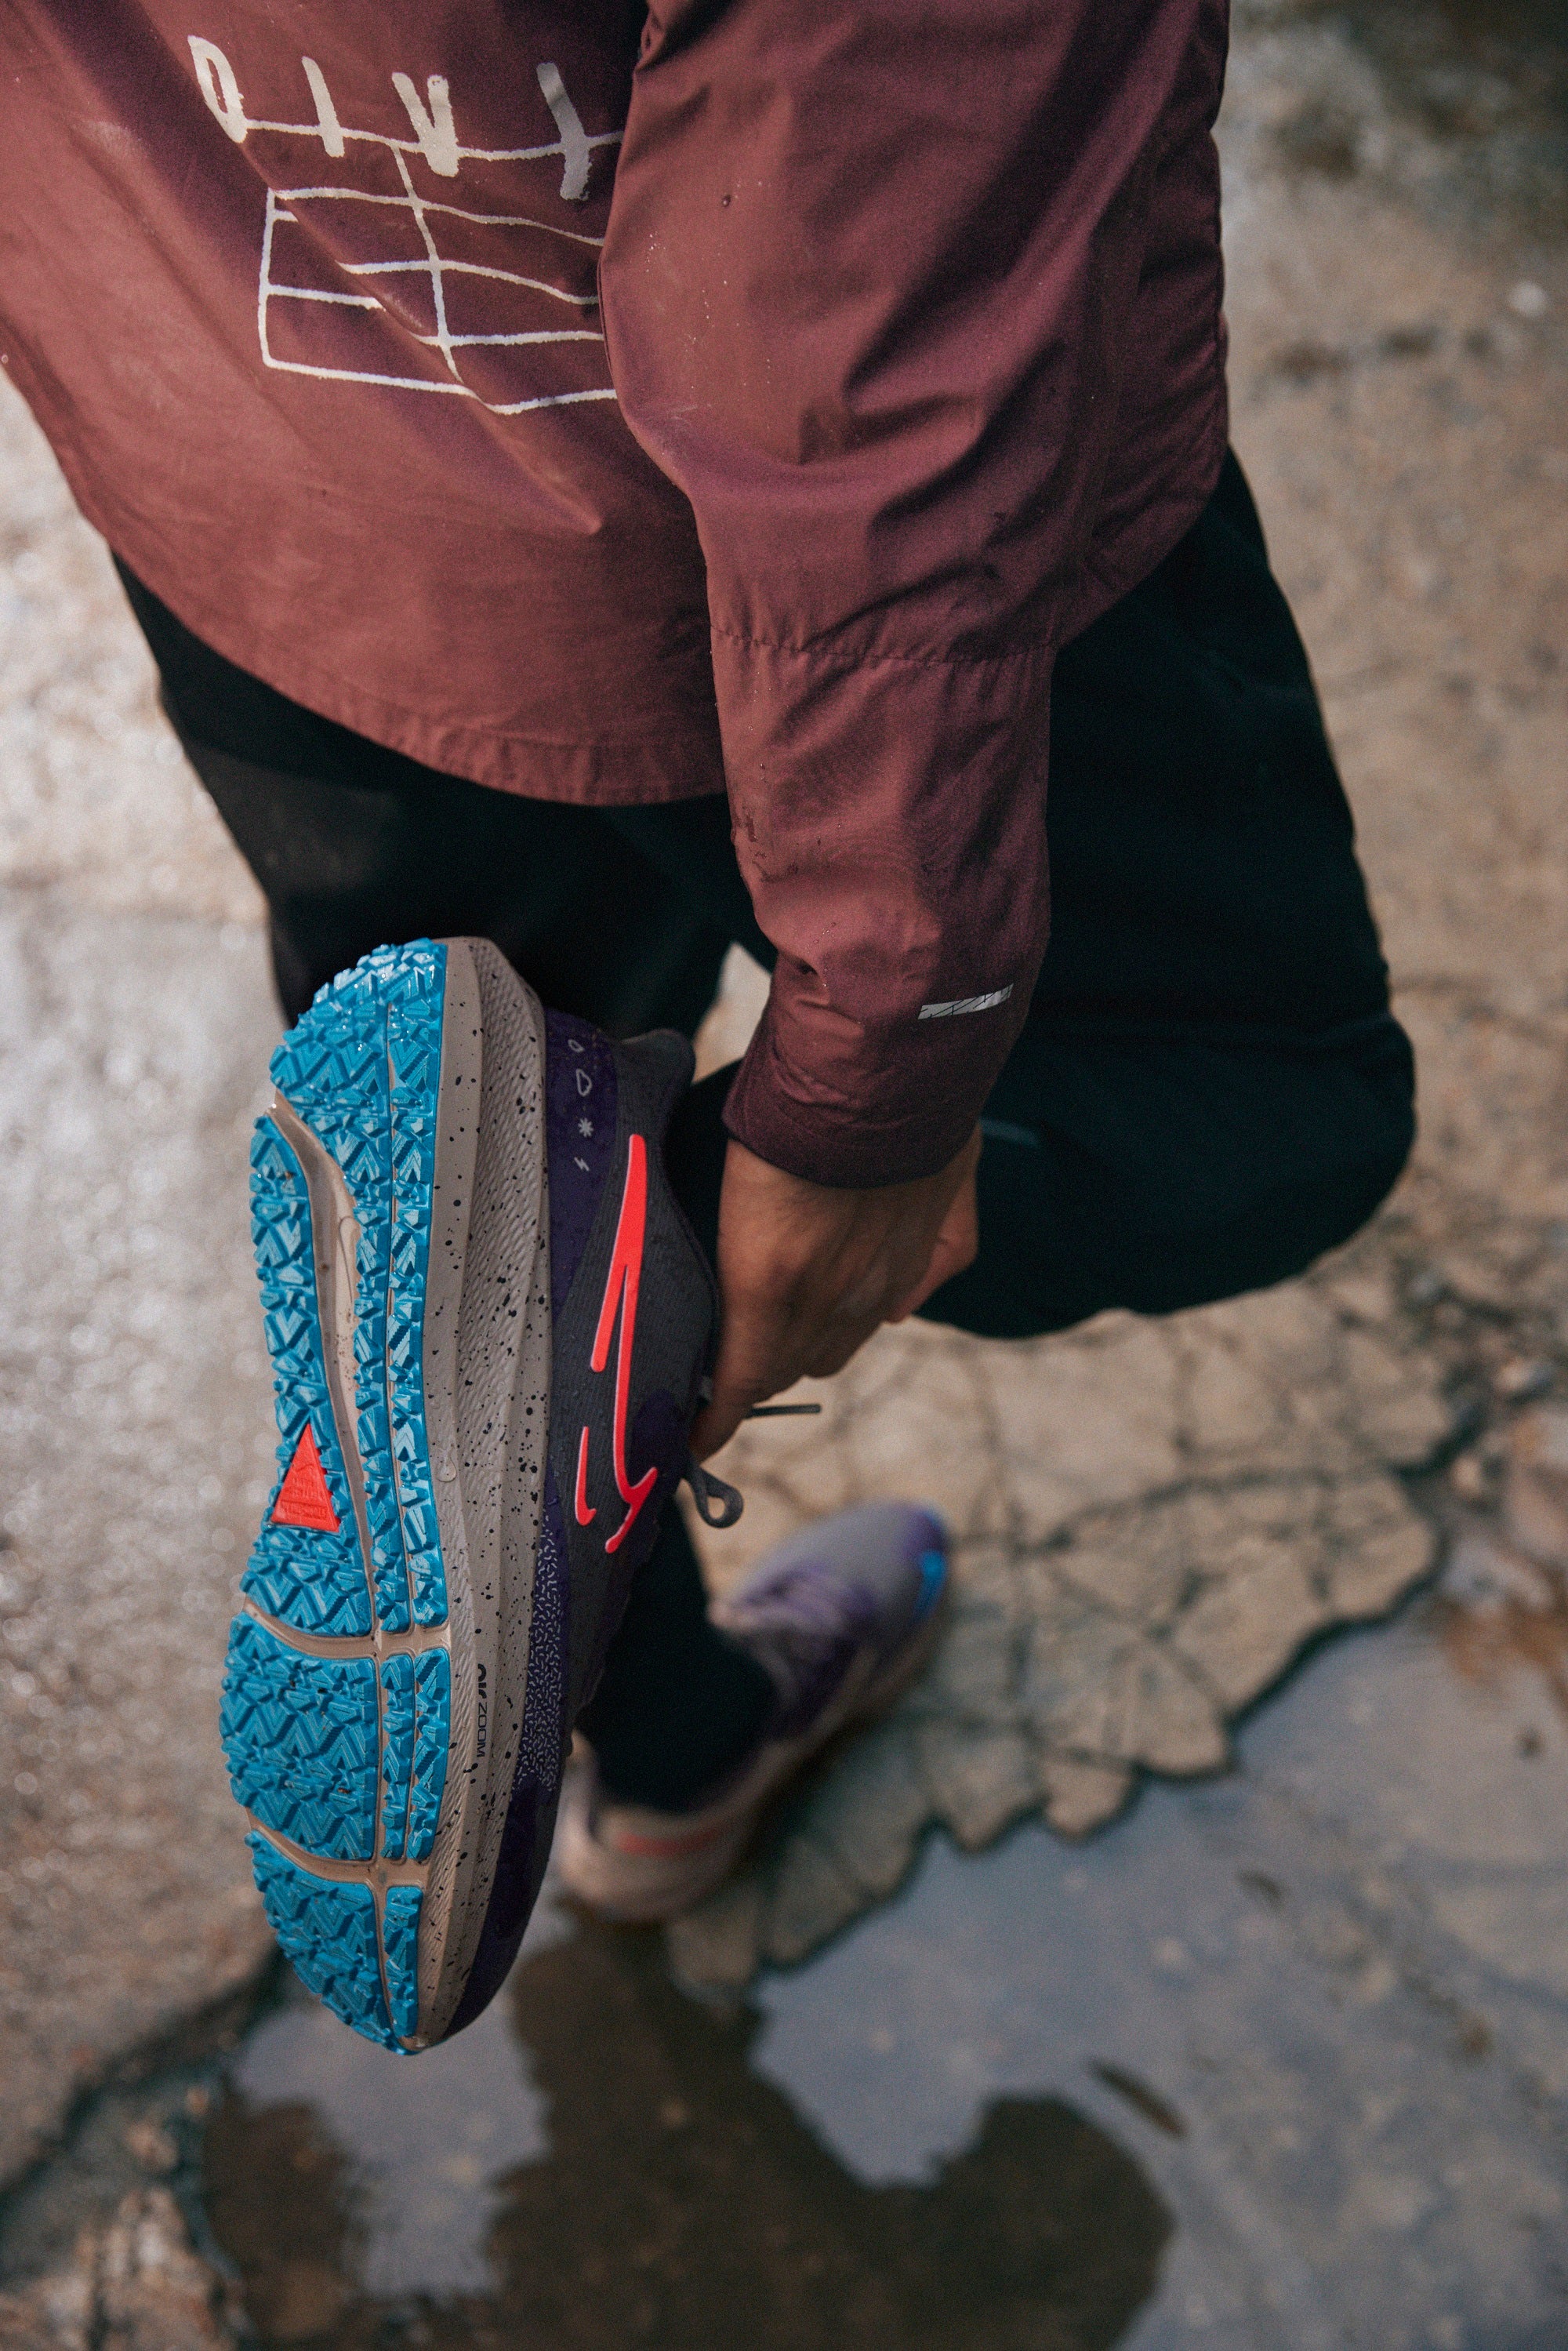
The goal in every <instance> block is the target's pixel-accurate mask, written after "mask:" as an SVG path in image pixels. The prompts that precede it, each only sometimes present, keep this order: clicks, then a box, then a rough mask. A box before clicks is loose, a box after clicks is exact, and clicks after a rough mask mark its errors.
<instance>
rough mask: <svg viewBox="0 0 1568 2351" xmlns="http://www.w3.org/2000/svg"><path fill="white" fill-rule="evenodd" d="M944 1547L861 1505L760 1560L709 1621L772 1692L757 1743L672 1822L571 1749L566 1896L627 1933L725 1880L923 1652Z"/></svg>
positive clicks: (938, 1592) (924, 1529)
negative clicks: (823, 1756) (619, 1797)
mask: <svg viewBox="0 0 1568 2351" xmlns="http://www.w3.org/2000/svg"><path fill="white" fill-rule="evenodd" d="M946 1548H947V1539H946V1531H945V1530H944V1528H943V1525H942V1522H941V1520H939V1519H938V1518H936V1516H935V1515H934V1514H933V1512H931V1511H930V1510H919V1509H916V1508H915V1507H913V1506H911V1505H909V1504H907V1503H902V1502H873V1503H869V1504H867V1505H865V1506H864V1507H863V1508H862V1509H860V1510H841V1511H840V1512H839V1513H838V1515H837V1516H836V1517H834V1518H830V1519H821V1520H818V1521H817V1523H816V1524H815V1525H814V1526H810V1527H806V1528H804V1529H802V1531H801V1532H800V1534H798V1535H794V1536H792V1537H791V1538H790V1539H789V1541H788V1542H785V1543H781V1544H779V1547H778V1548H777V1550H775V1551H773V1552H769V1553H768V1557H767V1558H766V1559H765V1560H764V1561H763V1562H762V1564H761V1565H760V1566H759V1567H758V1569H757V1570H756V1571H755V1572H754V1573H753V1574H751V1575H750V1576H749V1577H748V1578H747V1581H746V1582H745V1583H743V1584H742V1585H741V1586H740V1588H739V1589H738V1591H736V1592H734V1593H731V1594H730V1595H729V1597H728V1598H727V1600H725V1601H721V1602H720V1603H718V1604H717V1605H716V1607H715V1608H714V1610H713V1616H714V1621H715V1623H716V1624H718V1625H722V1626H723V1627H724V1629H725V1630H726V1631H727V1632H728V1633H729V1634H730V1635H732V1636H733V1637H734V1638H735V1639H736V1640H737V1641H739V1642H741V1643H742V1644H743V1645H744V1646H746V1647H747V1648H748V1649H749V1650H750V1651H751V1652H752V1654H753V1656H756V1657H757V1658H758V1659H759V1661H760V1662H761V1663H762V1664H763V1665H764V1666H765V1667H767V1668H768V1673H769V1674H770V1675H771V1676H772V1678H773V1683H774V1687H775V1689H776V1690H777V1692H778V1698H777V1702H776V1704H775V1707H774V1710H773V1714H772V1718H771V1719H770V1720H769V1721H768V1724H767V1725H766V1726H765V1729H764V1731H763V1735H762V1738H761V1740H760V1741H759V1743H758V1747H757V1748H756V1750H754V1752H753V1753H752V1754H751V1755H750V1756H749V1757H748V1758H747V1760H746V1761H745V1762H744V1763H743V1764H742V1766H741V1767H740V1769H739V1770H738V1771H736V1772H734V1773H732V1774H731V1776H730V1778H729V1780H728V1781H727V1783H726V1784H725V1785H724V1786H722V1787H720V1788H717V1789H716V1790H715V1791H714V1792H713V1795H712V1796H711V1798H710V1799H709V1800H708V1801H707V1802H704V1803H701V1804H698V1805H695V1806H694V1807H693V1808H692V1809H691V1810H689V1811H687V1812H684V1813H655V1812H653V1811H650V1810H648V1809H647V1808H646V1807H644V1806H642V1805H637V1804H622V1803H618V1802H615V1801H614V1799H613V1798H612V1797H611V1796H609V1795H608V1794H607V1793H606V1792H604V1791H603V1790H602V1789H601V1786H600V1784H599V1780H598V1773H597V1769H596V1767H595V1764H594V1761H593V1758H592V1755H591V1751H590V1750H586V1749H584V1750H582V1751H581V1754H580V1761H577V1762H575V1763H574V1764H573V1767H572V1770H571V1772H570V1775H569V1777H568V1781H567V1792H566V1800H565V1804H564V1807H563V1811H562V1815H561V1836H560V1847H559V1856H558V1857H559V1866H560V1871H561V1876H562V1878H563V1879H564V1882H565V1884H566V1886H567V1887H568V1888H569V1890H570V1892H571V1893H573V1894H575V1895H576V1896H578V1898H579V1900H580V1901H582V1902H585V1903H587V1904H588V1905H589V1907H591V1908H592V1909H595V1910H598V1911H599V1912H600V1913H601V1915H602V1916H604V1917H610V1918H616V1919H620V1920H622V1921H623V1922H625V1923H627V1924H632V1923H639V1922H640V1923H648V1922H651V1921H653V1920H654V1919H659V1918H674V1917H679V1915H680V1914H681V1912H682V1911H684V1910H688V1909H690V1908H691V1907H692V1905H693V1904H694V1903H695V1902H699V1901H701V1900H702V1898H703V1896H705V1895H707V1894H711V1893H712V1892H713V1891H714V1889H715V1887H716V1886H719V1885H721V1884H722V1883H723V1881H724V1879H725V1878H726V1877H727V1876H729V1874H730V1872H731V1870H732V1869H733V1868H734V1867H735V1865H736V1863H737V1861H738V1860H739V1859H740V1857H741V1855H742V1854H743V1853H744V1851H745V1849H746V1846H747V1844H748V1843H749V1842H750V1839H751V1836H752V1834H753V1832H754V1831H755V1829H756V1827H757V1824H758V1819H759V1817H760V1815H761V1813H762V1812H763V1810H764V1808H765V1806H766V1805H767V1804H768V1802H770V1800H771V1799H772V1798H773V1797H774V1796H776V1795H777V1794H778V1792H779V1790H780V1789H781V1788H782V1787H783V1786H784V1785H785V1783H786V1782H788V1781H789V1780H790V1779H792V1778H793V1777H794V1775H795V1774H796V1773H797V1772H798V1771H800V1769H801V1768H802V1766H803V1765H805V1764H806V1763H808V1762H809V1761H810V1759H811V1757H812V1756H814V1755H816V1754H818V1753H820V1751H821V1750H822V1748H824V1747H825V1746H826V1745H827V1744H828V1742H829V1741H830V1740H832V1739H834V1738H836V1737H837V1736H838V1734H839V1733H840V1732H841V1731H842V1730H844V1729H846V1728H847V1727H848V1726H849V1725H850V1724H852V1723H853V1722H856V1721H863V1720H865V1719H867V1718H868V1717H870V1716H872V1715H874V1714H877V1713H880V1712H881V1710H882V1709H883V1708H884V1707H886V1706H889V1705H890V1704H891V1703H892V1701H893V1700H894V1698H896V1697H897V1696H898V1694H899V1692H900V1691H901V1690H902V1689H903V1688H904V1685H905V1684H906V1683H907V1682H909V1681H910V1680H912V1679H913V1678H914V1677H915V1674H916V1673H917V1672H918V1671H919V1669H920V1667H921V1666H922V1665H923V1664H924V1663H925V1658H926V1657H927V1656H928V1655H929V1654H930V1649H931V1646H932V1642H933V1640H934V1638H935V1635H936V1623H937V1616H938V1612H939V1603H940V1601H941V1599H942V1596H943V1593H944V1590H945V1588H946V1574H947V1562H946Z"/></svg>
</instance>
